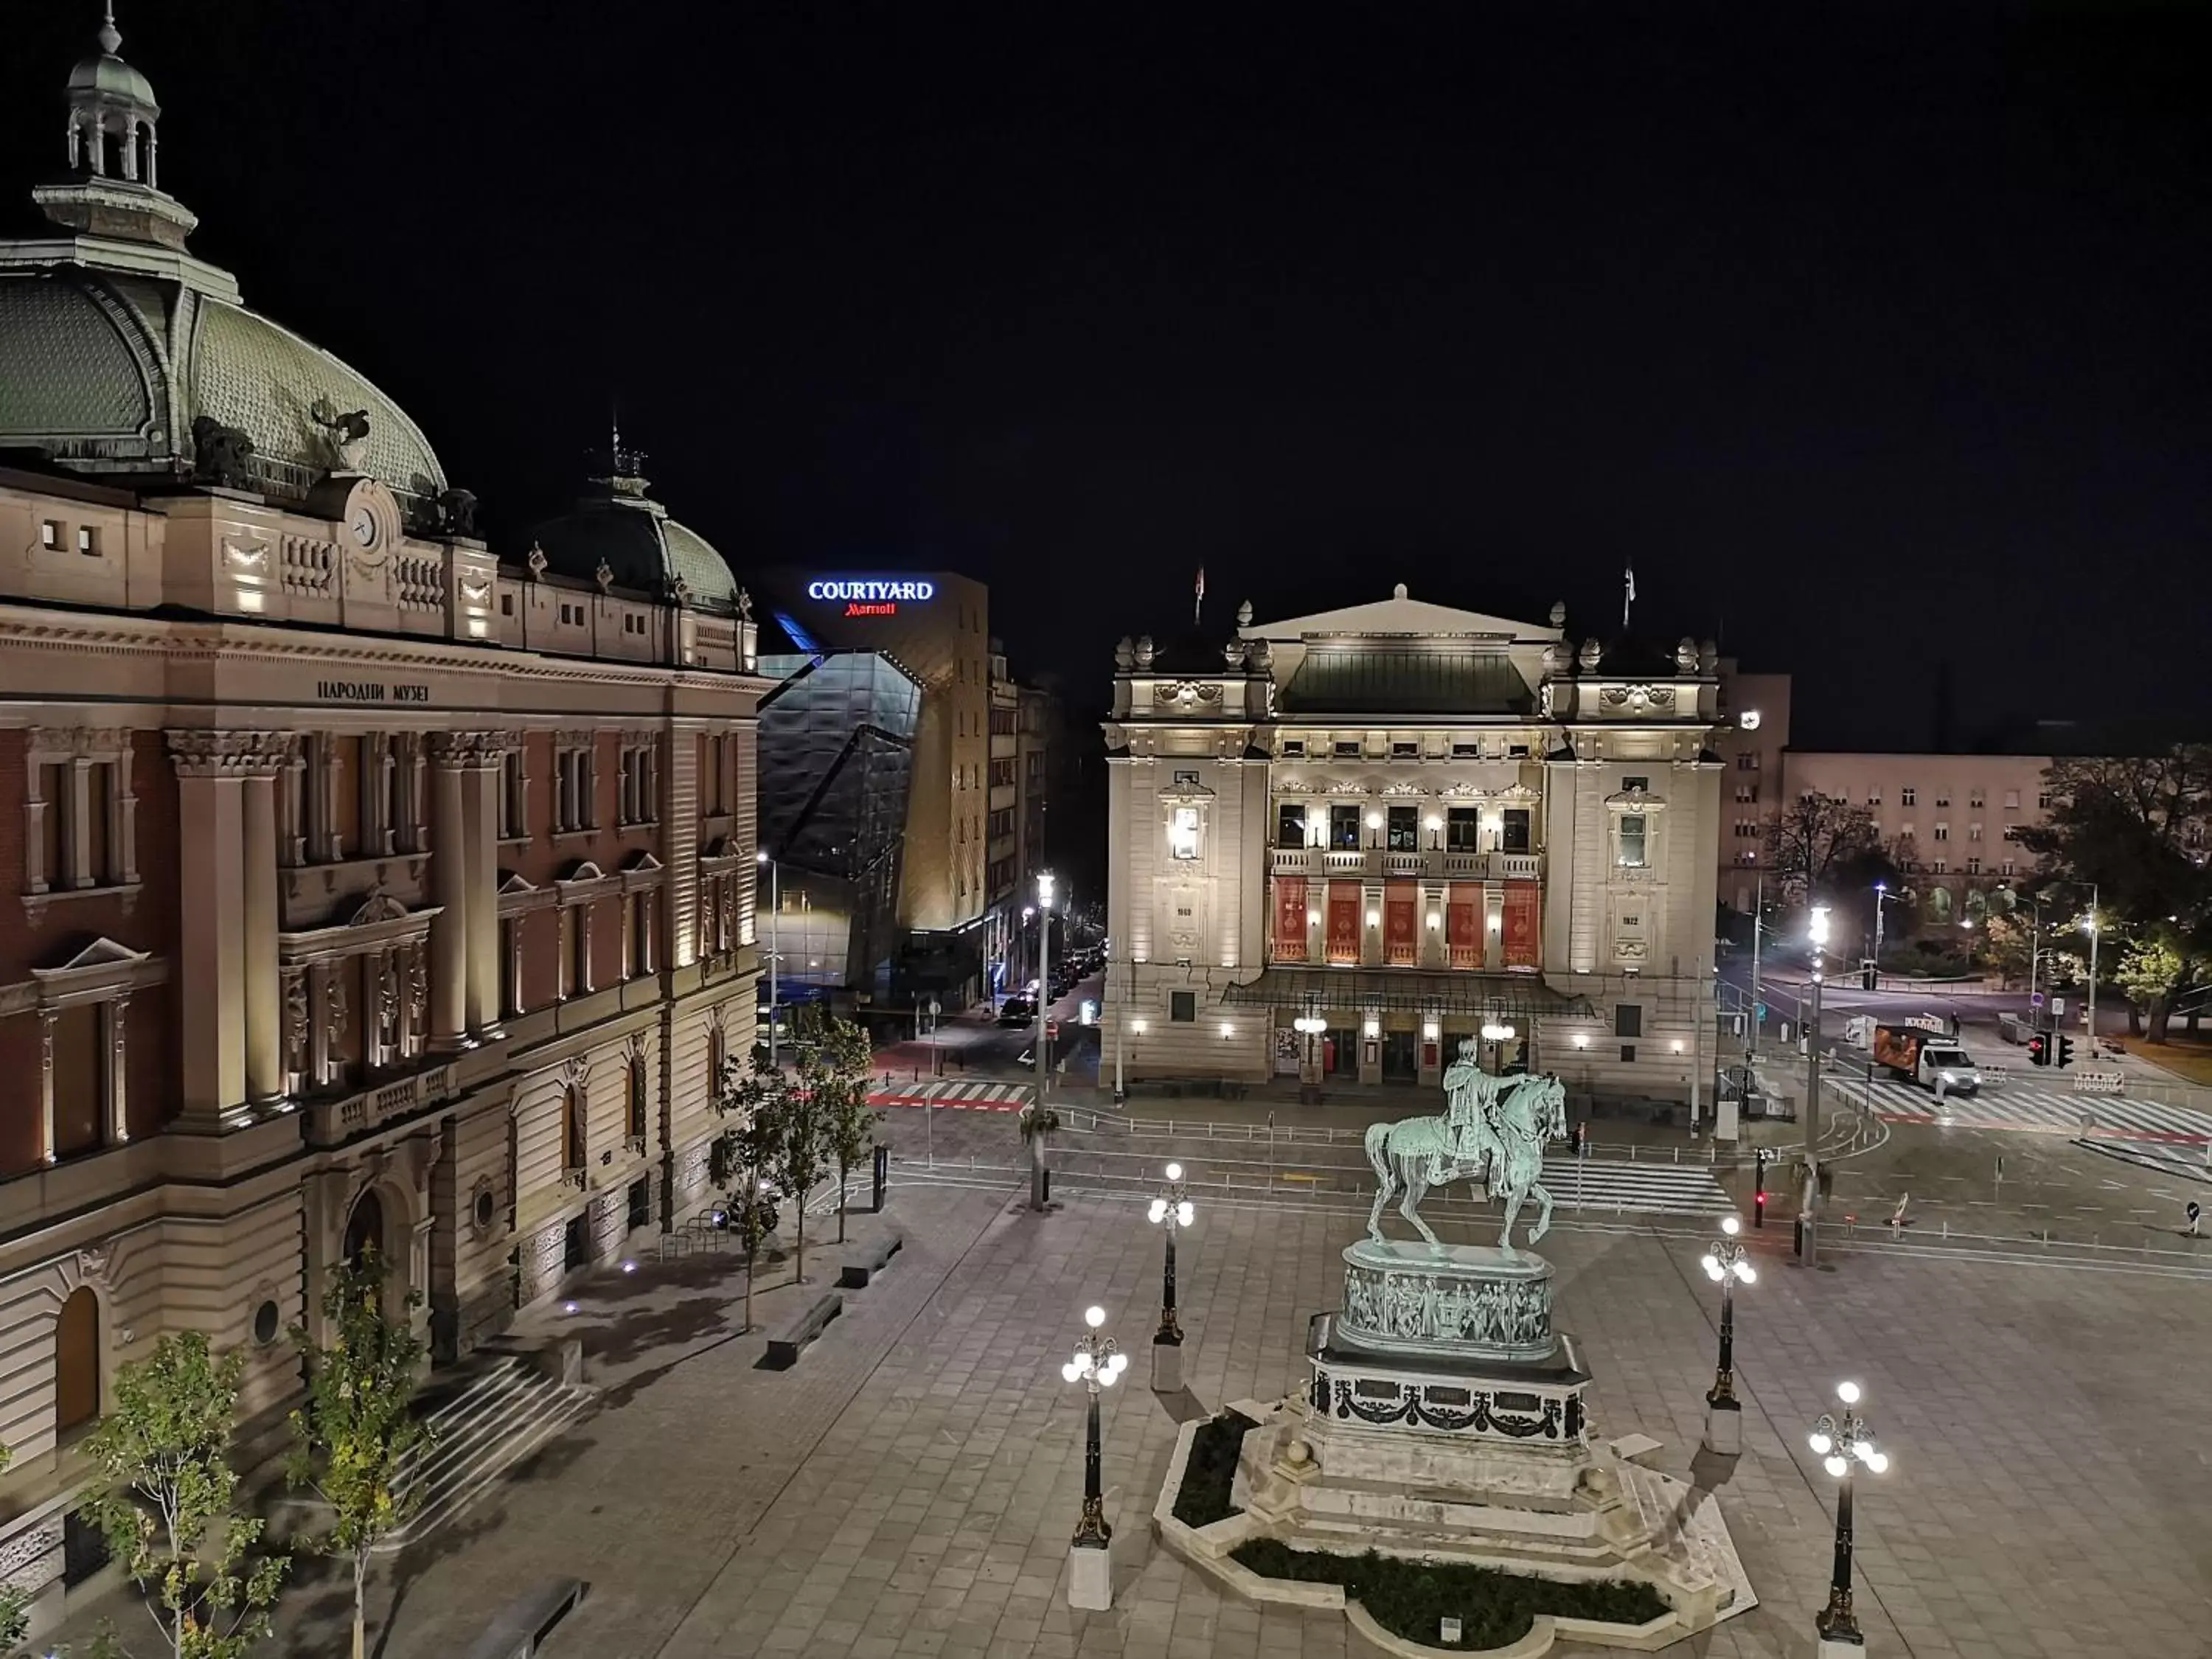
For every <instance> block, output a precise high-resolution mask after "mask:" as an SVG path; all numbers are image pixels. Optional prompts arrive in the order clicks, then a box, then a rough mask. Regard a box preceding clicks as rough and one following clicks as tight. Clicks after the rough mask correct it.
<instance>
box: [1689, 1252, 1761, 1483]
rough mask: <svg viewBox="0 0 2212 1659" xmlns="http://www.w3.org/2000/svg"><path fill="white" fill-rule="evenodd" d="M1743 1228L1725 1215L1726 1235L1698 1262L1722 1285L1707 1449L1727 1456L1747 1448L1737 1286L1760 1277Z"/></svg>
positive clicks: (1707, 1417) (1707, 1397) (1709, 1397)
mask: <svg viewBox="0 0 2212 1659" xmlns="http://www.w3.org/2000/svg"><path fill="white" fill-rule="evenodd" d="M1741 1231H1743V1223H1741V1221H1738V1220H1737V1219H1736V1218H1735V1217H1734V1216H1732V1215H1731V1216H1724V1217H1723V1218H1721V1233H1722V1237H1720V1238H1718V1239H1716V1240H1715V1241H1714V1242H1713V1245H1712V1248H1711V1249H1708V1250H1707V1251H1706V1252H1705V1256H1704V1258H1703V1260H1702V1261H1700V1262H1699V1266H1700V1267H1704V1268H1705V1277H1706V1278H1708V1279H1711V1280H1712V1281H1713V1283H1715V1284H1716V1285H1719V1286H1720V1287H1721V1360H1720V1364H1719V1366H1718V1368H1717V1370H1715V1371H1714V1372H1713V1386H1712V1389H1711V1392H1709V1393H1708V1394H1707V1395H1705V1449H1706V1450H1707V1451H1711V1452H1718V1453H1720V1454H1721V1455H1723V1456H1727V1457H1733V1456H1735V1455H1736V1454H1737V1453H1738V1452H1740V1451H1741V1450H1742V1449H1743V1407H1742V1406H1741V1403H1739V1402H1738V1401H1737V1399H1736V1397H1735V1287H1736V1286H1737V1285H1739V1284H1742V1285H1748V1284H1751V1283H1752V1282H1753V1280H1755V1279H1757V1278H1758V1277H1759V1273H1758V1270H1757V1269H1755V1268H1754V1267H1753V1266H1752V1265H1751V1260H1750V1258H1751V1251H1750V1249H1748V1248H1747V1246H1746V1245H1745V1244H1744V1243H1743V1241H1742V1240H1741V1239H1740V1238H1738V1237H1736V1235H1737V1234H1738V1233H1740V1232H1741Z"/></svg>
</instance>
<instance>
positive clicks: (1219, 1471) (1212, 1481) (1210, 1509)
mask: <svg viewBox="0 0 2212 1659" xmlns="http://www.w3.org/2000/svg"><path fill="white" fill-rule="evenodd" d="M1258 1426H1259V1425H1258V1424H1256V1423H1255V1422H1253V1420H1252V1419H1250V1418H1249V1417H1247V1416H1245V1415H1244V1413H1242V1412H1224V1413H1221V1415H1220V1416H1218V1417H1209V1418H1207V1419H1206V1421H1205V1422H1203V1423H1201V1424H1200V1425H1198V1432H1197V1433H1196V1434H1194V1435H1193V1436H1192V1437H1191V1442H1190V1458H1189V1461H1188V1462H1186V1463H1185V1464H1184V1465H1183V1467H1182V1491H1181V1492H1177V1493H1176V1504H1175V1518H1176V1520H1178V1521H1180V1522H1182V1523H1183V1525H1185V1526H1186V1527H1203V1526H1207V1525H1210V1524H1211V1523H1212V1522H1216V1521H1226V1520H1227V1519H1228V1518H1229V1517H1230V1516H1232V1515H1234V1514H1236V1513H1237V1506H1236V1505H1235V1504H1232V1503H1231V1502H1230V1501H1229V1493H1230V1489H1231V1486H1232V1485H1233V1484H1234V1483H1235V1481H1236V1479H1237V1454H1238V1453H1240V1452H1241V1451H1243V1449H1244V1436H1245V1434H1246V1433H1247V1432H1248V1431H1250V1430H1252V1429H1255V1428H1257V1427H1258Z"/></svg>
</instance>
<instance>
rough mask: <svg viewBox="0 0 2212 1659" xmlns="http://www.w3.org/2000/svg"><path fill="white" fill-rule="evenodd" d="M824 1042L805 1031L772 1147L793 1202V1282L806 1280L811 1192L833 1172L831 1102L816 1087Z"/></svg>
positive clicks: (773, 1176)
mask: <svg viewBox="0 0 2212 1659" xmlns="http://www.w3.org/2000/svg"><path fill="white" fill-rule="evenodd" d="M818 1047H819V1044H818V1043H817V1042H809V1041H808V1040H807V1038H806V1036H805V1033H804V1027H802V1034H801V1036H800V1041H799V1077H798V1079H797V1081H796V1083H795V1084H794V1085H793V1086H792V1087H790V1088H788V1089H787V1090H786V1091H785V1092H784V1097H783V1111H782V1114H781V1121H780V1122H779V1123H778V1124H777V1126H776V1130H777V1132H776V1133H775V1135H774V1136H773V1137H772V1138H771V1139H770V1140H769V1147H768V1177H769V1180H770V1181H773V1182H775V1186H776V1189H777V1190H778V1191H779V1192H781V1194H783V1196H784V1197H785V1199H786V1200H788V1201H789V1203H790V1205H791V1209H792V1214H793V1218H794V1219H793V1223H792V1226H793V1233H792V1237H793V1267H794V1271H793V1275H792V1282H793V1284H795V1285H804V1284H805V1282H806V1195H807V1194H809V1193H811V1192H812V1191H813V1190H814V1187H815V1183H816V1182H818V1181H820V1180H821V1179H822V1177H823V1176H825V1175H827V1174H828V1173H829V1116H828V1102H826V1101H825V1100H824V1099H823V1097H822V1096H820V1095H818V1094H817V1093H816V1092H815V1088H814V1083H815V1080H816V1079H817V1066H816V1061H815V1059H814V1053H815V1050H816V1049H817V1048H818Z"/></svg>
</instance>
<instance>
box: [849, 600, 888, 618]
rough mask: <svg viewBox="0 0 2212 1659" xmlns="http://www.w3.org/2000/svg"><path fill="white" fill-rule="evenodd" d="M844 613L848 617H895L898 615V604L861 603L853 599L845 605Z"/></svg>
mask: <svg viewBox="0 0 2212 1659" xmlns="http://www.w3.org/2000/svg"><path fill="white" fill-rule="evenodd" d="M845 614H846V615H847V616H848V617H896V616H897V615H898V606H896V605H861V604H860V603H859V602H857V601H855V602H854V603H852V604H849V605H847V606H846V607H845Z"/></svg>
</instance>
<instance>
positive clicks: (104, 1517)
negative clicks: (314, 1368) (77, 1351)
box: [84, 1331, 287, 1659]
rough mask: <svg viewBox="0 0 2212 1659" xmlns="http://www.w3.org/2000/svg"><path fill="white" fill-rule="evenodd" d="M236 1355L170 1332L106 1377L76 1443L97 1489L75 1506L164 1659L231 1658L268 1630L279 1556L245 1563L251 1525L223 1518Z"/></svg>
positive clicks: (230, 1479)
mask: <svg viewBox="0 0 2212 1659" xmlns="http://www.w3.org/2000/svg"><path fill="white" fill-rule="evenodd" d="M245 1374H246V1356H245V1354H244V1353H242V1352H239V1351H238V1350H235V1349H234V1350H232V1351H231V1352H229V1353H227V1354H225V1355H223V1356H222V1358H220V1359H218V1358H216V1356H215V1354H214V1352H212V1351H211V1350H210V1347H209V1346H208V1340H207V1334H206V1333H205V1332H203V1331H179V1332H173V1333H172V1334H169V1335H167V1336H164V1337H163V1338H161V1340H160V1341H159V1342H157V1343H155V1345H154V1352H152V1353H151V1354H149V1355H148V1356H147V1357H146V1358H144V1359H142V1360H140V1361H139V1362H138V1363H137V1364H133V1365H125V1366H124V1367H123V1368H122V1369H121V1370H118V1372H117V1373H116V1376H115V1409H114V1410H113V1411H112V1412H111V1413H109V1414H108V1415H107V1416H106V1417H103V1418H102V1419H100V1422H99V1425H97V1426H96V1427H94V1430H93V1431H92V1432H91V1433H90V1434H89V1435H88V1436H87V1437H86V1438H85V1441H84V1449H85V1453H86V1455H87V1456H88V1457H89V1458H90V1460H91V1462H92V1465H93V1467H94V1468H95V1469H96V1470H98V1471H99V1474H100V1478H101V1480H102V1481H103V1482H104V1485H105V1490H103V1491H102V1492H100V1496H98V1497H97V1498H94V1499H93V1500H92V1501H91V1502H90V1503H89V1504H86V1505H85V1510H86V1512H87V1514H88V1516H90V1517H91V1519H92V1520H93V1522H94V1524H95V1525H97V1526H98V1527H99V1528H100V1530H101V1531H102V1532H103V1533H104V1534H106V1538H107V1545H108V1548H109V1550H110V1551H111V1552H112V1553H113V1554H114V1556H115V1558H116V1559H118V1560H119V1561H120V1562H122V1564H123V1569H124V1571H125V1574H126V1575H127V1576H128V1577H130V1579H131V1582H132V1583H135V1584H137V1586H138V1588H139V1591H140V1593H141V1594H142V1595H143V1596H144V1597H145V1598H146V1603H147V1607H146V1610H147V1613H148V1614H149V1617H151V1618H152V1620H153V1621H154V1624H155V1627H156V1628H157V1629H159V1630H160V1632H161V1642H162V1647H163V1650H164V1651H166V1652H167V1653H168V1654H169V1655H171V1656H172V1659H240V1656H242V1655H244V1654H246V1652H248V1651H249V1650H251V1649H252V1646H253V1644H255V1643H257V1642H258V1641H259V1640H261V1638H263V1637H264V1636H266V1635H267V1634H268V1633H269V1623H270V1615H269V1609H270V1607H271V1606H272V1605H273V1604H274V1603H275V1601H276V1591H277V1588H278V1586H279V1585H280V1584H281V1583H283V1577H284V1568H285V1566H286V1565H287V1564H286V1562H285V1560H284V1559H283V1557H281V1556H269V1557H263V1558H261V1559H258V1560H257V1559H253V1555H254V1547H255V1545H257V1544H258V1542H259V1541H260V1539H261V1532H262V1527H263V1522H259V1521H258V1520H251V1519H247V1518H245V1517H242V1516H236V1515H234V1513H233V1510H234V1498H235V1497H236V1494H237V1489H238V1475H237V1474H236V1473H235V1472H234V1470H233V1469H232V1468H231V1467H230V1462H229V1460H228V1455H227V1451H228V1446H229V1443H230V1437H231V1433H232V1431H233V1429H234V1425H235V1424H236V1420H237V1414H238V1392H239V1383H240V1380H241V1379H242V1378H243V1377H244V1376H245Z"/></svg>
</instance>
